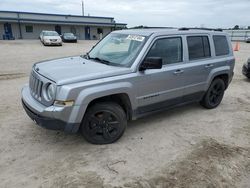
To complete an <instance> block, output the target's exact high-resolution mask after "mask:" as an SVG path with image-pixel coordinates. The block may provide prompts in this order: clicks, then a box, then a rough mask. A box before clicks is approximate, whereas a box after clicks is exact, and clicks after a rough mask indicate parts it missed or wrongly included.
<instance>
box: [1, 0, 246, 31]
mask: <svg viewBox="0 0 250 188" xmlns="http://www.w3.org/2000/svg"><path fill="white" fill-rule="evenodd" d="M84 5H85V15H88V14H90V15H91V16H108V17H114V18H115V20H116V22H119V23H127V24H128V27H133V26H137V25H144V26H150V27H201V26H202V27H213V28H232V27H234V26H235V25H240V26H250V13H249V12H250V0H84ZM0 10H11V11H27V12H41V13H57V14H71V15H81V14H82V9H81V0H0Z"/></svg>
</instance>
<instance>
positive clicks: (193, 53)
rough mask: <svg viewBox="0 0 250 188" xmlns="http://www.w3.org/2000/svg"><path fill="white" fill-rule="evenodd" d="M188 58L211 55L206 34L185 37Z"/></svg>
mask: <svg viewBox="0 0 250 188" xmlns="http://www.w3.org/2000/svg"><path fill="white" fill-rule="evenodd" d="M187 43H188V52H189V60H196V59H202V58H208V57H211V51H210V45H209V40H208V37H207V36H192V37H187Z"/></svg>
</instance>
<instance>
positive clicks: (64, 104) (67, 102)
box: [54, 100, 74, 107]
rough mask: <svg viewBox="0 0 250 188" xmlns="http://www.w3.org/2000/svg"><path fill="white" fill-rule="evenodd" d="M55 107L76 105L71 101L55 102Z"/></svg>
mask: <svg viewBox="0 0 250 188" xmlns="http://www.w3.org/2000/svg"><path fill="white" fill-rule="evenodd" d="M54 105H55V106H60V107H62V106H73V105H74V101H73V100H71V101H55V102H54Z"/></svg>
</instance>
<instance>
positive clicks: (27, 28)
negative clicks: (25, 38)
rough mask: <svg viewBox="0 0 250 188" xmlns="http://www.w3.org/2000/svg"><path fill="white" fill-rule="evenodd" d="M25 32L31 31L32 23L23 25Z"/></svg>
mask: <svg viewBox="0 0 250 188" xmlns="http://www.w3.org/2000/svg"><path fill="white" fill-rule="evenodd" d="M25 31H26V33H33V26H32V25H26V26H25Z"/></svg>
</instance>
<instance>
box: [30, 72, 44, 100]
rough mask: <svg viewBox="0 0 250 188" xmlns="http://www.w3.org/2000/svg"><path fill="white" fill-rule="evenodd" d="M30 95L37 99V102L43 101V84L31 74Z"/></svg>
mask: <svg viewBox="0 0 250 188" xmlns="http://www.w3.org/2000/svg"><path fill="white" fill-rule="evenodd" d="M29 85H30V93H31V95H32V96H33V97H34V98H36V99H37V100H39V101H41V100H42V87H43V82H42V81H41V80H39V78H38V77H36V76H35V75H34V73H31V75H30V82H29Z"/></svg>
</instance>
